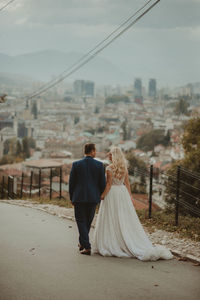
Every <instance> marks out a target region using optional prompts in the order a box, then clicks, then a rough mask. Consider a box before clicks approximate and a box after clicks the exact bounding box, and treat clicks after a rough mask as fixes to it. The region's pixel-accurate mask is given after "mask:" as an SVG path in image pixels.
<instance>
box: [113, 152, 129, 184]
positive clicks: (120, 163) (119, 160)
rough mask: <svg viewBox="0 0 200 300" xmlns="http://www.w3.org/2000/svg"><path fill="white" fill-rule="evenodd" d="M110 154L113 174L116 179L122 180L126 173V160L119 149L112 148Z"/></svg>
mask: <svg viewBox="0 0 200 300" xmlns="http://www.w3.org/2000/svg"><path fill="white" fill-rule="evenodd" d="M110 153H111V154H112V169H113V174H114V176H115V177H116V178H118V179H122V178H123V176H124V175H125V174H126V172H127V160H126V159H125V157H124V154H123V152H122V150H121V149H120V148H119V147H112V148H111V151H110Z"/></svg>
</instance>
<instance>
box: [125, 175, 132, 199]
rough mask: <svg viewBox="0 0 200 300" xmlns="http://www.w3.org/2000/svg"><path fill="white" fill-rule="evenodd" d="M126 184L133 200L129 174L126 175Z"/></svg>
mask: <svg viewBox="0 0 200 300" xmlns="http://www.w3.org/2000/svg"><path fill="white" fill-rule="evenodd" d="M124 184H125V186H126V188H127V190H128V192H129V194H130V197H131V199H133V196H132V194H131V187H130V182H129V177H128V172H127V173H126V176H125V179H124Z"/></svg>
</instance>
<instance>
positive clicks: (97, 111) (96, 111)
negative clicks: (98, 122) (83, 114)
mask: <svg viewBox="0 0 200 300" xmlns="http://www.w3.org/2000/svg"><path fill="white" fill-rule="evenodd" d="M94 113H95V114H99V107H98V106H96V107H95V110H94Z"/></svg>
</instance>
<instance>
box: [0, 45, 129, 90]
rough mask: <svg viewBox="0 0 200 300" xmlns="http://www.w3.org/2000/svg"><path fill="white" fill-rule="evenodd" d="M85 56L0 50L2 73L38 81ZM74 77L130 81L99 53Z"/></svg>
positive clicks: (107, 81) (117, 81) (105, 82)
mask: <svg viewBox="0 0 200 300" xmlns="http://www.w3.org/2000/svg"><path fill="white" fill-rule="evenodd" d="M82 56H83V54H82V53H75V52H70V53H65V52H61V51H57V50H45V51H39V52H31V53H27V54H23V55H16V56H9V55H7V54H3V53H0V73H7V74H20V75H22V76H29V77H31V78H33V79H34V80H37V81H39V80H42V81H48V80H50V79H52V78H54V77H55V76H57V75H59V74H60V73H61V72H63V71H64V70H66V69H67V68H69V67H70V66H71V65H72V64H73V63H74V62H76V61H77V60H79V59H80V58H81V57H82ZM74 79H87V80H93V81H95V82H96V83H98V84H117V83H121V84H127V82H129V81H130V78H128V76H127V75H126V74H124V72H123V71H122V70H120V68H118V67H117V66H115V65H114V64H112V63H111V62H110V61H108V60H106V59H104V58H102V57H95V58H94V59H93V60H91V61H90V62H89V63H87V64H86V65H85V66H83V67H82V68H81V69H80V70H78V71H77V72H75V73H74V74H73V75H72V76H70V77H69V81H71V80H74Z"/></svg>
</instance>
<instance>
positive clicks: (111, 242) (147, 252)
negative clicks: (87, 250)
mask: <svg viewBox="0 0 200 300" xmlns="http://www.w3.org/2000/svg"><path fill="white" fill-rule="evenodd" d="M109 170H110V169H109ZM123 181H124V179H122V180H121V181H120V180H119V179H117V178H114V177H113V179H112V186H111V189H110V191H109V192H108V194H107V195H106V197H105V199H104V200H102V201H101V204H100V208H99V213H98V216H97V221H96V227H95V231H94V241H93V252H94V253H99V254H101V255H103V256H117V257H136V258H138V259H140V260H142V261H156V260H158V259H171V258H173V255H172V254H171V252H170V250H168V249H166V248H165V247H163V246H161V245H155V246H154V245H152V243H151V241H150V240H149V238H148V236H147V235H146V233H145V231H144V229H143V227H142V224H141V223H140V220H139V218H138V216H137V213H136V211H135V208H134V206H133V203H132V200H131V197H130V195H129V192H128V190H127V188H126V186H125V185H124V184H123Z"/></svg>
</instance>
